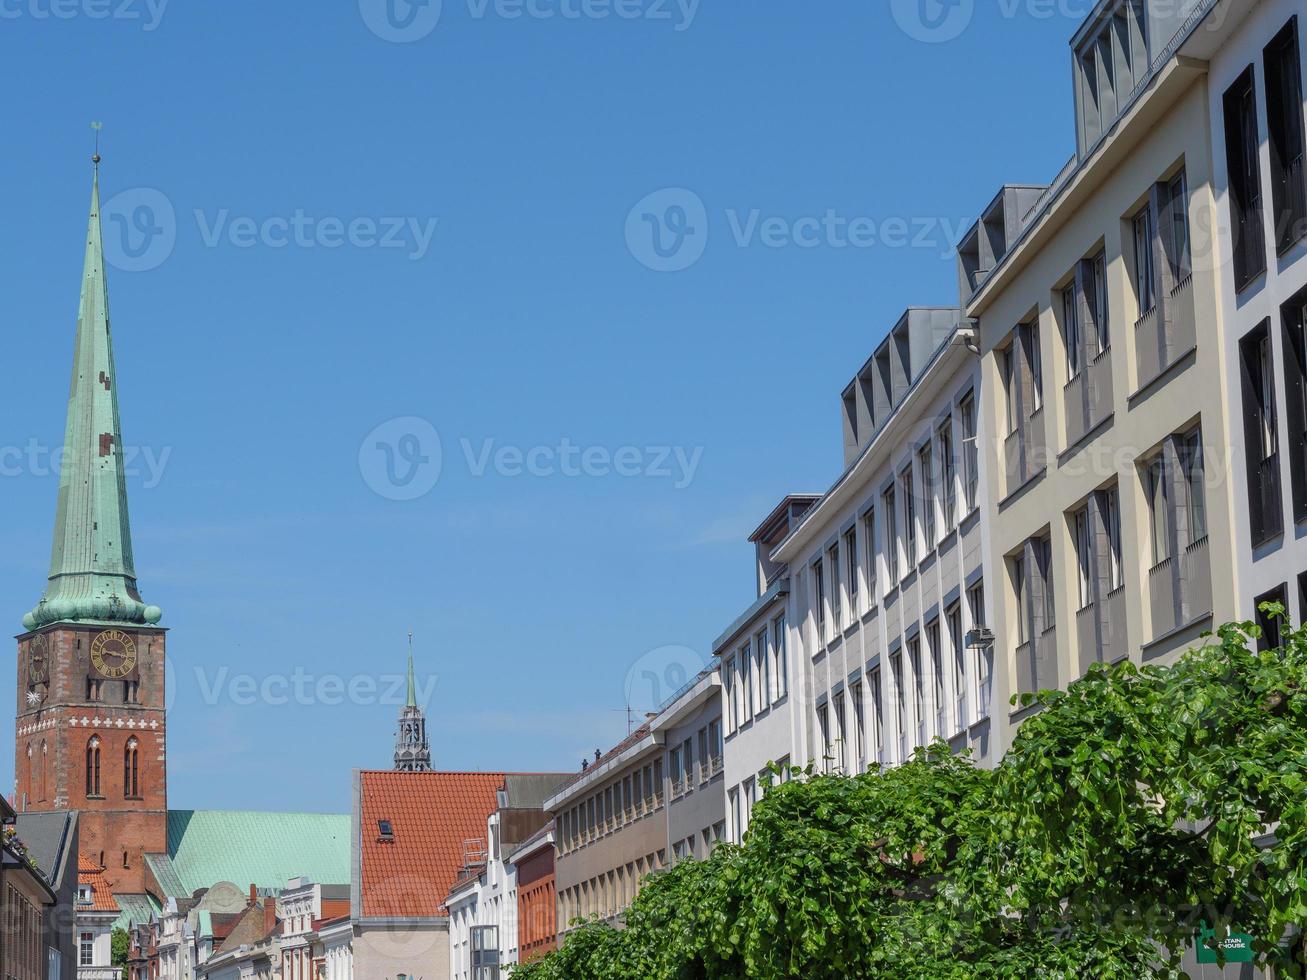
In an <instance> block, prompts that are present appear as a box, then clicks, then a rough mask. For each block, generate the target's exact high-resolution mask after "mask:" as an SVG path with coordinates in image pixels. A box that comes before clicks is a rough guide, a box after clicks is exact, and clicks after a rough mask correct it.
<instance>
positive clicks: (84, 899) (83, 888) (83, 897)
mask: <svg viewBox="0 0 1307 980" xmlns="http://www.w3.org/2000/svg"><path fill="white" fill-rule="evenodd" d="M94 902H95V895H94V893H93V892H92V891H91V886H90V885H78V886H77V904H78V905H92V904H94Z"/></svg>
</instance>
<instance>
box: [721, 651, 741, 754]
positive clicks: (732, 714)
mask: <svg viewBox="0 0 1307 980" xmlns="http://www.w3.org/2000/svg"><path fill="white" fill-rule="evenodd" d="M722 687H723V688H724V690H723V691H722V712H723V714H725V715H726V733H727V734H728V735H733V734H735V728H736V726H737V725H738V724H739V717H740V712H739V710H738V709H737V708H736V698H737V695H736V693H735V658H734V657H727V658H726V662H725V663H724V664H723V665H722Z"/></svg>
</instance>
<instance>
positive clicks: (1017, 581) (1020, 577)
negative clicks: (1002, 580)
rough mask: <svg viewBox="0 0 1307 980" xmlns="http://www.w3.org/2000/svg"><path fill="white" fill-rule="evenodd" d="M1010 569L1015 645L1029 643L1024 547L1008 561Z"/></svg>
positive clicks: (1028, 612) (1028, 611) (1028, 610)
mask: <svg viewBox="0 0 1307 980" xmlns="http://www.w3.org/2000/svg"><path fill="white" fill-rule="evenodd" d="M1008 565H1009V567H1010V568H1011V570H1012V595H1013V597H1014V598H1015V599H1016V604H1017V646H1021V645H1022V644H1025V643H1029V642H1030V640H1031V639H1032V637H1031V635H1030V605H1029V603H1028V602H1027V601H1026V599H1027V593H1026V580H1027V574H1026V571H1027V570H1026V556H1025V549H1024V548H1023V549H1022V551H1021V552H1020V553H1019V554H1018V555H1017V556H1016V557H1015V558H1011V559H1009V561H1008Z"/></svg>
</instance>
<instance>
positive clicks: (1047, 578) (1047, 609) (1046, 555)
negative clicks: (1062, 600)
mask: <svg viewBox="0 0 1307 980" xmlns="http://www.w3.org/2000/svg"><path fill="white" fill-rule="evenodd" d="M1035 560H1036V562H1038V564H1039V576H1040V579H1041V580H1042V582H1043V586H1044V629H1045V630H1049V629H1052V628H1053V626H1054V625H1056V623H1057V604H1056V603H1055V602H1054V601H1053V539H1052V538H1051V537H1048V538H1040V539H1039V540H1038V541H1037V542H1036V543H1035Z"/></svg>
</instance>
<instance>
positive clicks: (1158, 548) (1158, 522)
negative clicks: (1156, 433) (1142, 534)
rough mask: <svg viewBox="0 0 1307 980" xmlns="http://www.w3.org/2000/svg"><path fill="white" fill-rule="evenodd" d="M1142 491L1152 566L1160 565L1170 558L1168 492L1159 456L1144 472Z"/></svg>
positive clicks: (1164, 471)
mask: <svg viewBox="0 0 1307 980" xmlns="http://www.w3.org/2000/svg"><path fill="white" fill-rule="evenodd" d="M1144 490H1145V492H1146V493H1147V494H1148V516H1149V525H1150V531H1151V535H1150V536H1151V538H1152V542H1153V564H1154V565H1160V564H1161V563H1162V562H1164V561H1166V559H1168V558H1170V557H1171V512H1170V492H1169V491H1168V490H1167V486H1166V468H1165V466H1164V465H1163V462H1162V458H1161V457H1160V456H1158V457H1157V458H1156V459H1154V460H1153V461H1152V462H1150V463H1149V464H1148V466H1147V468H1146V469H1145V470H1144Z"/></svg>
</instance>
